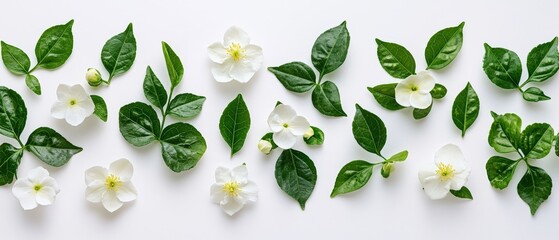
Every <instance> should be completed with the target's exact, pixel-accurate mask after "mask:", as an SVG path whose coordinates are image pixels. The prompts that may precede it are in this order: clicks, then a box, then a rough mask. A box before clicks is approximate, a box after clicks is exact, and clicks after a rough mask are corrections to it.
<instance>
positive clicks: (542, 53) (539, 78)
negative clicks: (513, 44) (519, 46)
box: [526, 37, 559, 82]
mask: <svg viewBox="0 0 559 240" xmlns="http://www.w3.org/2000/svg"><path fill="white" fill-rule="evenodd" d="M526 65H527V66H528V75H529V77H528V80H526V82H543V81H545V80H547V79H549V78H551V77H552V76H553V75H555V74H556V73H557V70H559V53H558V52H557V37H555V38H553V40H551V41H550V42H547V43H542V44H540V45H538V46H537V47H535V48H534V49H532V51H530V53H528V61H527V63H526Z"/></svg>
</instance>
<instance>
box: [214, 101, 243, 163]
mask: <svg viewBox="0 0 559 240" xmlns="http://www.w3.org/2000/svg"><path fill="white" fill-rule="evenodd" d="M249 129H250V113H249V111H248V107H247V105H246V103H245V101H244V100H243V95H241V94H239V95H237V97H236V98H235V99H233V101H231V102H230V103H229V104H228V105H227V107H225V109H224V110H223V114H221V118H220V119H219V132H221V136H222V137H223V140H225V142H226V143H227V145H229V147H231V156H233V154H235V153H237V152H238V151H239V150H241V148H243V145H244V144H245V140H246V137H247V134H248V130H249Z"/></svg>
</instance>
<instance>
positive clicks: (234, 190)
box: [223, 181, 241, 197]
mask: <svg viewBox="0 0 559 240" xmlns="http://www.w3.org/2000/svg"><path fill="white" fill-rule="evenodd" d="M223 191H224V192H225V193H227V195H229V196H231V197H236V196H238V195H239V193H240V192H241V188H240V187H239V183H237V182H234V181H233V182H226V183H225V185H223Z"/></svg>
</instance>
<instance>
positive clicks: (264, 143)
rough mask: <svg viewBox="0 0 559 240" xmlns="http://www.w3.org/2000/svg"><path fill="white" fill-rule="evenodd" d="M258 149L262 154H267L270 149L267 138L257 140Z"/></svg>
mask: <svg viewBox="0 0 559 240" xmlns="http://www.w3.org/2000/svg"><path fill="white" fill-rule="evenodd" d="M258 150H260V151H261V152H262V153H264V154H269V153H270V152H271V151H272V143H271V142H270V141H267V140H260V142H258Z"/></svg>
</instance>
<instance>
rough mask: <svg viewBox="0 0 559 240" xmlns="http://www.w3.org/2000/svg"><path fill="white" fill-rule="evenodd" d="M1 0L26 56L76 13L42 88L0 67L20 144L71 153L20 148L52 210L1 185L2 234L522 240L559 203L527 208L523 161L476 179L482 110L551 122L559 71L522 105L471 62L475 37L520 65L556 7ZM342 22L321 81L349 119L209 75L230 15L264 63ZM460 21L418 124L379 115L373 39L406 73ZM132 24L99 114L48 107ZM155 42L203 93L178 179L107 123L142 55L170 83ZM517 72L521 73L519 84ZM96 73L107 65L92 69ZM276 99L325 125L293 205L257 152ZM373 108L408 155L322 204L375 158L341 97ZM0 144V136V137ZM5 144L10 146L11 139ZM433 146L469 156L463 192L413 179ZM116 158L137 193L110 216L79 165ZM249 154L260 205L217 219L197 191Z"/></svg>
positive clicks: (392, 144) (542, 225)
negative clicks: (344, 51) (189, 156)
mask: <svg viewBox="0 0 559 240" xmlns="http://www.w3.org/2000/svg"><path fill="white" fill-rule="evenodd" d="M520 2H521V1H481V0H479V1H461V2H452V3H451V2H449V1H409V2H402V1H382V2H380V1H359V2H358V1H342V2H340V1H336V0H333V1H326V0H322V1H312V2H311V1H307V2H303V1H300V0H283V1H259V0H251V1H241V0H238V1H223V2H218V1H196V2H194V1H190V2H188V1H152V2H151V3H147V1H142V2H141V1H132V0H130V1H114V0H113V1H92V2H91V3H88V4H86V3H84V2H79V1H70V0H68V1H56V3H55V2H54V1H36V2H35V3H33V4H31V3H28V2H27V1H17V2H16V1H10V2H5V3H3V5H2V10H1V12H0V39H1V40H4V41H6V42H8V43H10V44H14V45H16V46H18V47H20V48H22V49H23V50H24V51H25V52H27V53H28V54H29V55H30V58H31V59H32V64H33V65H34V63H35V57H34V54H33V52H34V51H33V50H34V46H35V43H36V41H37V39H38V38H39V36H40V34H41V33H42V31H44V30H45V29H46V28H47V27H50V26H52V25H55V24H62V23H66V22H67V21H68V20H70V19H72V18H74V19H75V20H76V21H75V24H74V28H73V31H74V41H75V45H74V51H73V53H72V56H71V57H70V59H69V60H68V62H67V63H66V64H65V65H64V66H63V67H62V68H60V69H57V70H56V71H46V70H39V71H36V72H35V73H34V74H35V75H36V76H37V77H38V78H39V81H40V82H41V84H42V87H43V95H42V96H35V95H34V94H32V93H31V92H30V91H29V90H27V89H26V87H25V84H24V79H23V77H16V76H14V75H11V74H10V73H9V72H8V71H7V70H6V68H5V67H3V66H2V67H0V85H3V86H8V87H10V88H12V89H14V90H16V91H17V92H19V93H20V94H21V95H22V97H23V98H24V99H25V101H26V104H27V107H28V110H29V116H28V124H27V126H26V128H25V131H24V133H23V136H24V137H23V138H24V139H26V138H27V136H28V135H29V133H31V131H32V130H33V129H35V128H37V127H39V126H43V125H44V126H50V127H53V128H54V129H56V130H58V131H60V132H61V133H62V134H63V135H64V136H66V137H67V138H68V139H69V140H70V141H72V142H73V143H75V144H76V145H79V146H82V147H84V151H83V152H82V153H80V154H78V155H76V156H75V157H74V158H73V159H72V160H71V161H70V162H69V164H67V165H66V166H64V167H62V168H59V169H54V168H52V167H47V166H45V164H42V163H41V162H40V161H39V160H38V159H36V158H35V157H34V156H32V155H31V154H29V153H26V154H25V155H24V157H23V160H22V163H21V165H20V167H19V170H18V172H19V174H20V175H25V174H27V172H28V171H29V170H31V169H32V168H34V167H36V166H38V165H41V166H45V167H47V168H48V169H49V170H50V171H51V175H52V176H53V177H55V178H56V179H57V180H58V182H59V184H60V187H61V192H60V194H59V195H58V198H57V199H56V202H55V204H54V205H52V206H49V207H42V208H38V209H36V210H34V211H28V212H25V211H23V210H22V209H21V208H20V206H19V203H18V201H17V200H16V198H14V197H13V196H12V194H11V189H10V187H11V185H10V186H3V187H0V212H1V213H2V220H1V221H0V223H1V224H0V233H1V235H2V239H154V238H159V239H303V238H307V239H316V238H318V237H320V238H321V239H365V238H378V239H387V238H393V239H403V238H408V239H410V238H430V239H473V238H475V237H478V238H479V237H481V238H482V239H488V238H490V237H497V238H501V239H527V238H528V237H536V236H541V237H544V238H552V236H554V235H556V231H555V229H556V225H557V220H558V215H557V212H558V211H559V203H558V201H559V200H558V199H557V194H558V193H557V190H556V189H554V191H553V193H552V195H551V196H550V198H549V199H548V200H547V202H545V203H543V204H542V206H541V207H540V209H539V211H538V213H537V214H536V216H535V217H532V216H531V215H530V212H529V208H528V206H527V205H526V204H525V203H524V202H522V200H521V199H520V198H519V197H518V195H517V193H516V184H517V182H518V181H519V179H520V177H521V175H522V173H523V172H522V171H523V169H524V167H523V166H522V167H519V169H518V171H517V174H516V175H515V177H514V179H513V180H512V182H511V184H510V186H509V188H508V189H506V190H504V191H498V190H495V189H493V188H492V187H491V186H490V185H489V182H488V180H487V175H486V173H485V162H486V161H487V159H488V158H489V157H490V156H492V155H496V152H494V151H493V150H492V149H491V148H490V147H489V145H488V144H487V134H488V131H489V127H490V123H491V116H490V114H489V111H490V110H495V111H496V112H499V113H505V112H517V113H518V114H519V115H520V116H521V117H522V119H523V120H524V123H525V125H526V124H529V123H533V122H536V121H538V122H549V123H551V124H552V125H553V126H555V127H556V128H559V125H558V124H557V123H558V122H559V121H558V117H557V114H556V110H557V105H558V104H559V90H558V89H559V79H558V78H559V77H557V76H556V77H554V78H553V79H551V80H550V81H548V82H546V83H544V84H541V86H542V87H543V90H544V91H545V92H546V93H547V94H548V95H550V96H551V97H552V98H553V99H552V100H551V101H547V102H542V103H537V104H534V103H527V102H524V101H523V100H522V97H521V95H520V94H519V93H518V92H514V91H505V90H501V89H499V88H497V87H496V86H495V85H493V84H492V83H491V82H490V81H489V80H488V79H487V77H486V76H485V74H484V73H483V71H482V68H481V66H482V58H483V54H484V50H483V43H484V42H488V43H489V44H491V45H492V46H501V47H506V48H509V49H511V50H514V51H516V52H517V53H518V55H519V56H520V57H521V59H522V61H523V65H524V66H525V59H526V55H527V53H528V52H529V51H530V49H532V47H534V46H536V45H537V44H539V43H542V42H546V41H549V40H551V39H552V38H553V37H554V36H556V35H557V34H558V32H557V30H558V28H557V26H558V25H557V17H556V16H557V7H558V5H559V3H558V2H554V1H545V2H544V1H541V2H540V1H538V2H537V3H535V2H534V3H527V1H522V2H525V3H520ZM343 20H347V22H348V24H347V26H348V28H349V31H350V34H351V45H350V50H349V55H348V57H347V60H346V62H345V64H344V65H343V66H342V67H341V68H340V69H339V70H338V71H336V72H335V73H334V74H331V75H328V76H327V77H326V79H332V80H333V81H334V82H335V83H336V84H337V85H338V87H339V88H340V91H341V97H342V103H343V107H344V109H345V110H346V112H347V113H348V115H349V117H347V118H327V117H324V116H322V115H321V114H319V113H318V112H317V111H316V110H315V109H314V107H313V106H312V104H311V100H310V94H293V93H291V92H288V91H287V90H285V89H284V88H283V87H282V86H281V84H280V83H279V82H278V80H276V79H275V77H274V76H273V75H272V74H271V73H269V72H267V71H266V69H265V68H263V69H261V70H260V71H259V72H258V73H257V74H256V75H255V78H254V79H253V80H252V81H251V82H250V83H248V84H246V85H241V84H236V83H230V84H218V83H216V82H215V81H214V80H213V79H212V76H211V74H210V70H209V64H210V60H209V59H208V57H207V54H206V47H207V46H208V45H209V44H211V43H213V42H215V41H220V40H221V38H222V36H223V33H224V32H225V30H226V29H227V28H228V27H229V26H231V25H238V26H240V27H242V28H244V29H245V30H246V31H247V32H248V33H249V34H250V36H251V37H252V41H253V42H254V43H256V44H258V45H260V46H262V48H263V49H264V58H265V60H264V66H265V67H267V66H277V65H280V64H283V63H286V62H289V61H295V60H298V61H303V62H306V63H308V64H309V65H310V63H311V62H310V51H311V47H312V44H313V43H314V41H315V39H316V37H317V36H318V35H319V34H320V33H321V32H323V31H324V30H326V29H328V28H330V27H333V26H336V25H338V24H340V23H341V22H342V21H343ZM461 21H466V26H465V28H464V46H463V48H462V51H461V52H460V54H459V55H458V58H457V59H456V60H455V61H454V62H453V63H452V64H451V65H450V66H449V67H448V68H447V69H445V70H444V71H440V72H436V75H435V76H436V78H437V81H438V82H441V83H443V84H445V85H446V87H447V88H448V90H449V91H448V95H447V97H446V98H445V99H444V100H442V101H437V102H436V103H435V105H434V108H433V111H432V112H431V114H430V115H429V116H428V118H427V119H425V120H422V121H415V120H413V119H412V116H411V112H409V111H407V110H404V111H398V112H389V111H387V110H384V109H382V108H381V107H380V106H379V105H378V104H377V103H376V102H375V101H374V99H373V98H372V96H371V94H370V93H369V92H368V91H367V89H366V87H367V86H374V85H377V84H381V83H388V82H395V81H396V80H395V79H393V78H391V77H390V76H389V75H388V74H387V73H386V72H385V71H384V70H383V69H382V68H381V66H380V65H379V63H378V59H377V56H376V44H375V42H374V38H380V39H382V40H385V41H390V42H397V43H400V44H402V45H404V46H405V47H406V48H408V49H409V50H410V51H411V52H412V54H413V55H414V56H415V58H416V62H417V66H418V69H422V68H424V67H425V60H424V55H423V53H424V48H425V45H426V43H427V41H428V39H429V37H430V36H431V35H432V34H434V33H435V32H436V31H438V30H440V29H442V28H445V27H449V26H455V25H457V24H458V23H460V22H461ZM129 22H133V23H134V32H135V35H136V39H137V42H138V54H137V57H136V62H135V63H134V65H133V67H132V69H131V71H129V72H128V73H126V74H125V75H123V76H120V77H118V78H116V79H114V81H113V84H112V85H111V86H110V87H108V88H106V87H102V88H100V89H97V90H91V89H90V88H89V87H88V89H89V90H90V91H91V93H95V94H99V95H102V96H103V97H104V98H105V99H106V100H107V102H108V104H109V121H108V123H106V124H105V123H102V122H101V121H99V120H98V119H96V118H93V117H92V118H90V119H87V120H86V122H85V123H84V124H83V125H81V126H79V127H71V126H69V125H67V124H66V123H65V122H63V121H61V120H55V119H53V118H51V117H50V113H49V110H50V106H51V104H52V103H53V101H54V99H55V89H56V87H57V85H58V83H81V84H86V83H85V80H84V75H85V71H86V69H87V68H88V67H97V68H99V69H102V64H101V61H100V57H99V55H100V51H101V47H102V46H103V44H104V42H105V41H106V40H107V39H108V38H109V37H110V36H113V35H114V34H116V33H118V32H121V31H123V30H124V28H125V27H126V25H127V24H128V23H129ZM162 40H164V41H167V42H168V43H169V44H170V45H171V46H172V47H173V49H174V50H175V51H176V52H177V53H178V55H179V56H180V58H181V59H182V61H183V64H184V66H185V69H186V70H185V75H184V80H183V82H182V84H181V85H180V86H179V88H178V89H177V92H192V93H195V94H199V95H203V96H206V97H207V101H206V103H205V105H204V109H203V111H202V114H201V115H200V116H199V117H197V118H196V119H194V120H192V121H189V122H190V123H192V124H193V125H194V126H196V127H197V128H198V129H199V130H200V131H201V132H202V133H203V135H204V136H205V138H206V141H207V143H208V150H207V152H206V154H205V155H204V157H203V159H202V160H201V161H200V162H199V164H198V166H197V167H196V168H195V169H193V170H192V171H188V172H185V173H182V174H175V173H173V172H171V171H170V170H169V169H168V168H167V167H166V166H165V164H164V163H163V160H162V159H161V156H160V154H161V153H160V147H159V146H158V145H157V144H152V145H150V146H148V147H144V148H139V149H136V148H134V147H132V146H131V145H130V144H128V143H126V142H125V141H124V139H123V138H122V136H121V135H120V132H119V130H118V117H117V116H118V110H119V108H120V107H121V106H123V105H124V104H127V103H129V102H132V101H144V102H146V100H145V98H144V96H143V93H142V82H143V78H144V74H145V69H146V66H147V65H150V66H151V67H152V68H153V69H154V71H155V73H156V74H157V75H158V76H159V77H160V79H161V80H162V81H163V82H164V83H165V84H166V86H168V75H167V72H166V68H165V63H164V59H163V55H162V52H161V45H160V42H161V41H162ZM526 72H527V71H526V69H524V76H523V79H525V78H526ZM103 74H104V75H105V76H106V72H103ZM467 81H470V82H471V83H472V85H473V87H474V88H475V89H476V91H477V92H478V94H479V97H480V99H481V113H480V116H479V118H478V119H477V121H476V122H475V124H474V125H473V126H472V127H471V129H469V131H468V132H467V134H466V137H465V138H464V139H462V138H460V132H459V130H458V129H456V127H455V126H454V124H453V123H452V120H451V118H450V109H451V107H452V102H453V100H454V98H455V96H456V94H458V92H459V91H460V90H461V89H463V88H464V86H465V85H466V82H467ZM239 92H241V93H243V95H244V97H245V100H246V101H247V104H248V106H249V108H250V112H251V117H252V127H251V129H250V132H249V135H248V139H247V141H246V143H245V147H244V148H243V149H242V151H240V152H239V153H238V154H237V155H235V156H234V157H233V158H232V159H230V158H229V148H228V146H227V145H226V143H225V142H224V141H223V140H222V138H221V135H220V134H219V130H218V127H217V126H218V121H219V117H220V115H221V113H222V110H223V108H224V107H225V106H226V105H227V103H228V102H229V101H230V100H231V99H233V98H234V97H235V95H236V94H237V93H239ZM276 100H280V101H282V102H284V103H286V104H291V105H293V106H295V108H296V110H297V111H298V112H299V113H301V114H304V115H306V116H307V117H308V119H309V120H310V121H311V124H313V125H316V126H319V127H320V128H322V129H323V130H324V131H325V133H326V143H325V145H324V146H322V147H319V148H314V149H309V148H308V147H306V146H305V145H304V143H302V142H300V143H299V144H298V145H297V146H296V148H297V149H301V150H303V151H304V152H306V153H307V154H308V155H309V156H310V157H311V158H312V159H313V160H314V162H315V164H316V167H317V171H318V181H317V184H316V188H315V190H314V192H313V194H312V196H311V198H310V199H309V201H308V202H307V209H306V210H305V211H301V209H300V208H299V206H298V204H297V202H296V201H294V200H293V199H291V198H290V197H288V196H287V195H286V194H285V193H283V192H282V191H281V190H280V188H279V187H278V186H277V184H276V180H275V178H274V164H275V160H276V158H277V157H278V155H279V152H278V151H276V152H275V153H274V154H272V155H270V156H268V157H264V156H263V155H262V154H260V153H259V152H258V150H257V148H256V145H257V142H258V140H259V139H260V137H261V136H262V135H263V134H264V133H265V132H267V131H268V129H267V124H266V117H267V115H268V114H269V113H270V111H271V110H272V107H273V106H274V103H275V102H276ZM356 102H357V103H359V104H361V105H362V106H363V107H364V108H366V109H368V110H371V111H373V112H374V113H376V114H378V115H379V116H380V117H381V118H382V119H383V120H384V122H385V123H386V126H387V128H388V140H387V143H386V146H385V148H384V150H383V153H385V155H390V154H393V153H396V152H398V151H400V150H402V149H409V151H410V156H409V158H408V160H407V161H406V162H405V163H403V164H399V165H398V166H397V167H396V172H394V173H393V174H392V176H391V177H390V179H382V177H381V176H380V174H379V169H375V172H374V176H373V177H372V178H371V181H370V182H369V184H368V185H366V186H365V187H364V188H363V189H362V190H361V191H358V192H356V193H354V194H348V195H345V196H339V197H336V198H335V199H330V198H329V194H330V191H331V190H332V187H333V184H334V180H335V177H336V174H337V173H338V171H339V170H340V168H341V167H342V166H343V165H344V164H346V163H347V162H349V161H350V160H354V159H366V160H375V161H377V160H378V159H377V158H376V157H375V156H373V155H372V154H369V153H367V152H366V151H365V150H363V149H361V148H360V147H359V145H357V143H356V142H355V140H354V139H353V136H352V134H351V121H352V119H353V115H354V113H355V108H354V104H355V103H356ZM0 139H1V140H2V141H6V139H5V138H4V137H0ZM10 141H11V140H10ZM446 143H455V144H458V145H460V146H461V147H462V150H463V151H464V153H465V155H466V158H467V160H468V161H469V162H470V163H471V166H472V174H471V176H470V181H469V182H468V183H467V186H468V187H469V188H470V189H471V191H472V192H473V195H474V197H475V200H474V201H471V202H468V201H461V200H457V199H454V198H452V197H449V198H447V199H444V200H441V201H431V200H429V199H428V198H427V196H426V195H425V194H424V193H423V192H422V190H421V188H420V185H419V181H418V179H417V170H418V168H419V166H420V165H421V164H424V163H429V162H431V161H432V159H433V155H434V153H435V151H436V150H437V149H438V148H440V147H441V146H443V145H444V144H446ZM122 157H125V158H129V159H130V160H131V161H132V162H133V163H134V166H135V174H134V177H133V182H134V184H135V185H136V186H137V188H138V191H139V194H140V195H139V198H138V199H137V201H136V202H134V203H132V204H127V205H125V206H124V207H123V208H122V209H120V210H119V211H117V212H116V213H114V214H109V213H108V212H106V211H105V210H104V209H103V207H102V206H101V205H95V204H91V203H89V202H87V201H86V200H85V198H84V190H85V184H84V180H83V174H84V171H85V169H87V168H89V167H91V166H96V165H101V166H108V164H109V163H110V162H112V161H114V160H116V159H119V158H122ZM557 160H558V158H557V157H556V156H554V155H553V154H550V155H549V156H548V157H546V158H545V159H542V160H539V161H538V162H537V163H536V165H538V166H543V167H544V168H545V169H546V171H548V172H549V173H550V175H551V177H552V178H553V179H554V183H555V184H557V183H558V182H557V181H558V180H559V174H557V172H558V170H559V162H558V161H557ZM243 162H246V163H247V165H248V168H249V177H250V178H251V179H252V180H254V181H255V182H257V183H258V185H259V186H260V190H261V191H260V199H259V201H258V202H257V203H256V204H255V205H252V206H249V207H247V208H246V209H244V210H243V211H241V212H240V213H239V214H238V215H236V216H234V217H232V218H231V217H228V216H226V215H225V214H224V213H223V212H221V210H220V209H219V206H217V205H214V204H213V203H211V201H210V198H209V188H210V185H211V184H212V183H213V182H214V179H213V178H214V176H213V175H214V169H215V168H216V167H217V166H227V167H232V166H236V165H238V164H241V163H243Z"/></svg>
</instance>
